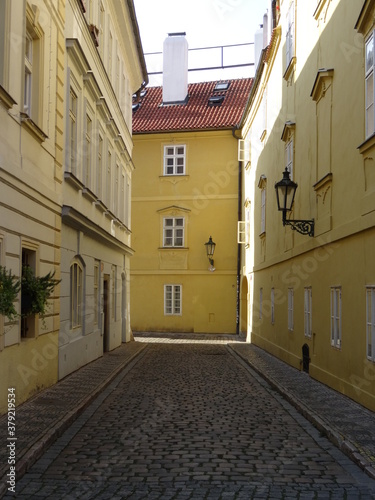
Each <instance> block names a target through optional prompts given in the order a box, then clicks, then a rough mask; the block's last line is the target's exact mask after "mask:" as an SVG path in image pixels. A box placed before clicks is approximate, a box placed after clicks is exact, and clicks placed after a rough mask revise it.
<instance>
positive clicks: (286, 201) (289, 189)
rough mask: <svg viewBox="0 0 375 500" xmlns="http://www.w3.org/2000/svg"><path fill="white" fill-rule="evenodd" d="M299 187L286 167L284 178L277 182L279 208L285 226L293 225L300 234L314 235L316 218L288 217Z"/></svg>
mask: <svg viewBox="0 0 375 500" xmlns="http://www.w3.org/2000/svg"><path fill="white" fill-rule="evenodd" d="M297 187H298V184H296V183H295V182H293V181H292V180H291V179H290V177H289V171H288V169H287V168H285V170H284V172H283V178H282V179H281V181H279V182H276V183H275V190H276V198H277V209H278V210H279V211H281V212H282V213H283V226H291V227H292V229H293V230H294V231H297V232H298V233H300V234H307V235H309V236H314V219H312V220H291V219H287V218H286V213H287V212H290V211H291V210H292V207H293V201H294V197H295V195H296V189H297Z"/></svg>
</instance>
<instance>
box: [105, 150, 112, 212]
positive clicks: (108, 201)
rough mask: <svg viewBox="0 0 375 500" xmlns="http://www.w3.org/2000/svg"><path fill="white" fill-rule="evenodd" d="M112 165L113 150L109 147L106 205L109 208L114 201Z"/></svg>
mask: <svg viewBox="0 0 375 500" xmlns="http://www.w3.org/2000/svg"><path fill="white" fill-rule="evenodd" d="M112 163H113V148H112V147H111V146H110V145H108V149H107V162H106V166H105V170H106V172H105V178H106V179H105V204H106V206H107V207H108V208H110V206H111V201H112Z"/></svg>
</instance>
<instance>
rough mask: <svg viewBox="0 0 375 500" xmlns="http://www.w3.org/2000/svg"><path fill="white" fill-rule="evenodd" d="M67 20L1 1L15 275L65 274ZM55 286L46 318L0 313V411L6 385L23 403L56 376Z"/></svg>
mask: <svg viewBox="0 0 375 500" xmlns="http://www.w3.org/2000/svg"><path fill="white" fill-rule="evenodd" d="M64 23H65V19H64V2H62V1H60V2H57V1H54V2H51V1H43V0H33V1H32V2H31V1H30V2H28V1H27V2H26V1H23V0H4V1H2V2H0V121H1V124H2V125H1V132H0V265H1V266H3V267H5V268H6V269H8V270H10V271H12V273H13V274H14V275H16V276H21V273H22V265H25V264H27V265H29V266H30V267H31V268H32V269H33V271H34V272H35V274H36V275H46V274H47V273H49V272H53V271H54V270H55V271H56V277H59V274H60V272H59V264H60V242H61V216H60V214H61V202H62V196H61V195H62V190H61V180H62V149H63V131H62V115H63V112H64V110H63V100H64V93H63V87H64V68H63V61H64V52H65V43H64ZM58 292H59V287H58V288H57V289H55V293H54V296H53V297H52V298H51V300H50V301H49V307H48V313H47V315H46V317H45V319H44V320H42V319H41V318H39V317H37V316H35V315H32V316H29V317H28V318H27V319H26V320H22V321H21V320H17V321H15V322H13V323H10V322H9V320H8V318H6V317H3V316H0V381H1V382H0V388H1V390H0V413H3V412H5V411H6V404H7V396H8V392H7V390H8V388H15V393H16V402H17V404H19V403H21V402H23V401H24V400H25V399H27V398H28V397H30V396H31V395H33V394H34V393H35V392H37V391H39V390H41V389H43V388H45V387H48V386H50V385H51V384H53V383H55V382H56V381H57V378H58V368H57V359H58V357H57V351H58V331H59V301H58ZM20 299H21V294H20ZM20 299H19V301H18V302H17V303H16V304H15V305H16V308H17V311H18V312H19V313H20V312H21V300H20Z"/></svg>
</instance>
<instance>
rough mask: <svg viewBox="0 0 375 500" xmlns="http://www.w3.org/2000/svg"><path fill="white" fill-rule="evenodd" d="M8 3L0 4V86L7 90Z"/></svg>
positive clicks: (4, 0) (9, 24)
mask: <svg viewBox="0 0 375 500" xmlns="http://www.w3.org/2000/svg"><path fill="white" fill-rule="evenodd" d="M10 26H11V23H10V1H9V0H2V1H1V2H0V85H1V86H2V87H3V88H4V89H6V90H9V89H8V83H9V81H8V76H9V43H10V33H9V32H10Z"/></svg>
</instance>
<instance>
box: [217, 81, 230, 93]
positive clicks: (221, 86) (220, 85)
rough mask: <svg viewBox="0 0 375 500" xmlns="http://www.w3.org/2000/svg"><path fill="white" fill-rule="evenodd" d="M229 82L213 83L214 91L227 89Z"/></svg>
mask: <svg viewBox="0 0 375 500" xmlns="http://www.w3.org/2000/svg"><path fill="white" fill-rule="evenodd" d="M228 88H229V82H218V83H217V84H216V85H215V88H214V92H220V91H222V90H228Z"/></svg>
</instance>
